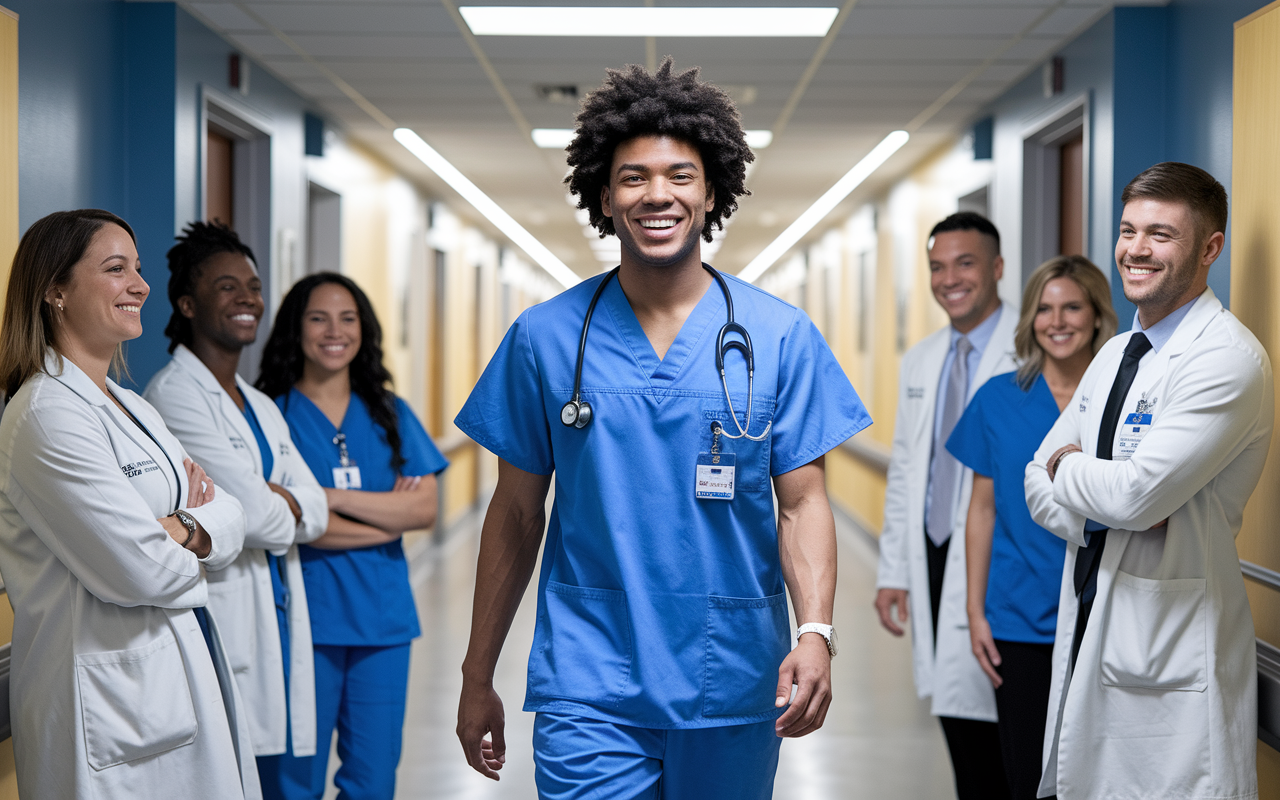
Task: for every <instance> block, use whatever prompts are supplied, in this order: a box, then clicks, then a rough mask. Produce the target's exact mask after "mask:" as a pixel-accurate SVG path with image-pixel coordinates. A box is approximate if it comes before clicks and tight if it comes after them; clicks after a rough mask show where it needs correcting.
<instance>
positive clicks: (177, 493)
mask: <svg viewBox="0 0 1280 800" xmlns="http://www.w3.org/2000/svg"><path fill="white" fill-rule="evenodd" d="M44 370H45V372H46V373H48V374H49V375H50V376H51V377H52V378H54V379H55V380H57V381H58V382H59V383H61V384H62V385H64V386H66V387H67V388H68V389H70V390H71V391H73V392H75V393H76V394H77V395H79V396H80V398H81V399H83V400H84V401H85V402H86V403H88V404H89V405H91V406H93V407H95V408H97V409H99V412H98V413H99V414H101V415H102V416H103V417H105V418H107V419H110V420H111V421H112V422H113V423H114V424H115V426H116V428H118V429H119V430H120V431H121V432H122V433H123V434H124V435H125V436H127V437H128V438H129V439H130V440H132V441H133V443H134V444H135V445H137V446H138V447H140V448H142V449H143V450H144V451H146V452H147V453H148V454H149V455H150V456H151V458H152V460H153V461H155V462H156V464H157V465H158V466H160V467H161V470H160V471H161V474H163V475H164V479H165V482H166V483H167V484H168V486H169V493H170V494H169V499H170V500H172V499H173V498H175V497H176V498H177V499H178V503H179V505H181V502H182V497H183V495H184V494H185V493H186V490H187V487H186V472H185V470H183V469H181V465H180V464H179V463H178V462H179V461H180V460H181V453H180V452H173V453H170V452H169V451H168V450H167V449H166V448H165V446H164V445H163V444H160V442H161V441H163V440H164V437H166V436H168V434H169V431H168V429H167V428H165V427H164V426H163V424H159V423H157V421H156V420H155V419H154V418H153V416H152V415H151V414H148V413H146V412H145V411H144V410H143V409H142V408H140V407H138V404H137V402H134V399H135V398H136V397H137V396H136V395H134V394H132V393H131V392H126V391H124V390H123V389H122V388H121V387H120V386H119V385H118V384H117V383H116V382H115V381H113V380H111V379H110V378H108V379H107V388H108V389H109V390H110V391H111V393H112V394H113V395H115V397H116V399H117V400H119V401H120V404H121V405H123V406H124V407H125V408H127V409H129V413H130V414H132V415H133V418H134V419H136V420H138V422H139V423H141V424H142V425H145V426H146V427H147V430H149V431H151V436H154V437H156V441H152V440H151V437H150V436H147V435H146V434H145V433H143V432H142V431H141V430H139V429H138V426H137V425H135V424H133V420H130V419H129V418H127V417H126V416H125V415H124V414H123V413H121V411H120V409H119V408H117V407H116V404H115V403H113V402H111V399H110V398H109V397H107V396H106V395H105V394H103V393H102V390H101V389H99V388H98V386H97V384H95V383H94V382H93V381H92V380H91V379H90V378H89V376H88V375H86V374H85V373H84V370H82V369H80V368H79V367H77V366H76V365H75V364H74V363H72V361H71V359H68V358H62V357H60V356H59V355H58V354H57V353H56V352H55V351H54V350H53V349H52V348H50V349H48V350H46V351H45V357H44ZM148 410H149V408H148ZM170 438H171V437H170ZM170 464H173V467H174V468H173V469H164V467H168V466H169V465H170ZM175 472H176V473H177V474H176V475H175V474H174V473H175ZM175 480H177V481H178V484H177V485H176V486H175V485H174V481H175ZM166 502H168V501H166Z"/></svg>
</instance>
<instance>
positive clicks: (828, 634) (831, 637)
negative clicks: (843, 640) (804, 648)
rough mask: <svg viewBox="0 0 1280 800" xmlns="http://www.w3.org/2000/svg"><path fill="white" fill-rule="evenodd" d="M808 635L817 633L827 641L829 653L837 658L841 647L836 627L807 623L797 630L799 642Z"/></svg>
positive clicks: (819, 623)
mask: <svg viewBox="0 0 1280 800" xmlns="http://www.w3.org/2000/svg"><path fill="white" fill-rule="evenodd" d="M806 633H816V634H818V635H819V636H821V637H822V638H823V639H826V640H827V652H828V653H830V654H831V657H832V658H835V655H836V653H837V652H839V650H840V647H839V642H838V640H837V639H836V629H835V628H834V627H832V626H831V625H823V624H822V623H821V622H806V623H805V624H803V625H801V626H800V627H799V628H798V629H797V630H796V639H797V640H799V638H800V637H801V636H803V635H804V634H806Z"/></svg>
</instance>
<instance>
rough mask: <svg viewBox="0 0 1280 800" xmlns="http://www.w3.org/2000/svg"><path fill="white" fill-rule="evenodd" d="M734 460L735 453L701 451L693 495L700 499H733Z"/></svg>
mask: <svg viewBox="0 0 1280 800" xmlns="http://www.w3.org/2000/svg"><path fill="white" fill-rule="evenodd" d="M734 461H735V456H734V454H733V453H699V454H698V475H697V480H696V482H695V483H694V487H693V496H694V497H696V498H698V499H699V500H732V499H733V482H734V471H735V467H734Z"/></svg>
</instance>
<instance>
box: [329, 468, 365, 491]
mask: <svg viewBox="0 0 1280 800" xmlns="http://www.w3.org/2000/svg"><path fill="white" fill-rule="evenodd" d="M333 488H335V489H359V488H360V468H359V467H334V468H333Z"/></svg>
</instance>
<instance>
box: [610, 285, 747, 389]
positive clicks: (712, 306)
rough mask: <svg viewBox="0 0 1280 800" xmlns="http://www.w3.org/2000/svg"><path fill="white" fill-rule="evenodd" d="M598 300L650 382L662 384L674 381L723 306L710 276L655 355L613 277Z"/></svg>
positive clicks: (720, 294)
mask: <svg viewBox="0 0 1280 800" xmlns="http://www.w3.org/2000/svg"><path fill="white" fill-rule="evenodd" d="M600 302H601V303H603V304H604V307H605V308H606V309H608V311H609V316H610V317H612V318H613V321H614V323H615V324H616V325H617V326H618V330H619V332H620V333H621V334H622V340H623V341H624V342H625V343H626V345H627V348H628V349H629V350H630V351H631V355H632V357H633V358H634V359H635V361H636V365H637V366H638V367H639V368H640V371H641V372H642V373H644V375H645V376H646V377H647V378H648V380H649V384H650V385H651V386H658V385H662V386H666V385H670V384H671V383H672V382H674V381H675V379H676V378H677V377H678V376H679V375H680V370H681V369H682V368H683V367H684V365H685V362H687V361H688V360H689V356H690V355H692V354H693V351H694V349H695V348H696V347H697V345H698V342H700V341H701V340H702V337H703V336H704V335H706V332H707V329H708V328H709V327H710V324H711V322H712V320H714V319H716V315H717V314H723V313H724V307H725V306H724V295H723V294H722V293H721V292H720V289H719V287H718V286H717V285H716V282H715V281H714V280H712V281H711V284H710V285H709V286H708V287H707V290H706V292H704V293H703V295H702V298H701V299H700V300H698V304H697V305H696V306H694V308H693V311H691V312H690V313H689V317H688V318H687V319H686V320H685V321H684V324H683V325H681V326H680V332H679V333H678V334H676V338H675V341H673V342H672V343H671V346H670V347H669V348H667V354H666V355H665V356H664V357H663V358H662V359H659V358H658V353H657V351H655V350H654V349H653V345H652V344H650V343H649V337H648V336H646V335H645V332H644V328H642V327H641V326H640V320H639V319H637V318H636V312H635V311H634V310H632V308H631V302H630V301H628V300H627V295H626V293H624V292H623V291H622V285H621V283H619V282H618V281H616V280H614V281H611V282H610V285H609V286H607V287H605V290H604V294H603V295H601V297H600ZM588 344H589V343H588Z"/></svg>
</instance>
